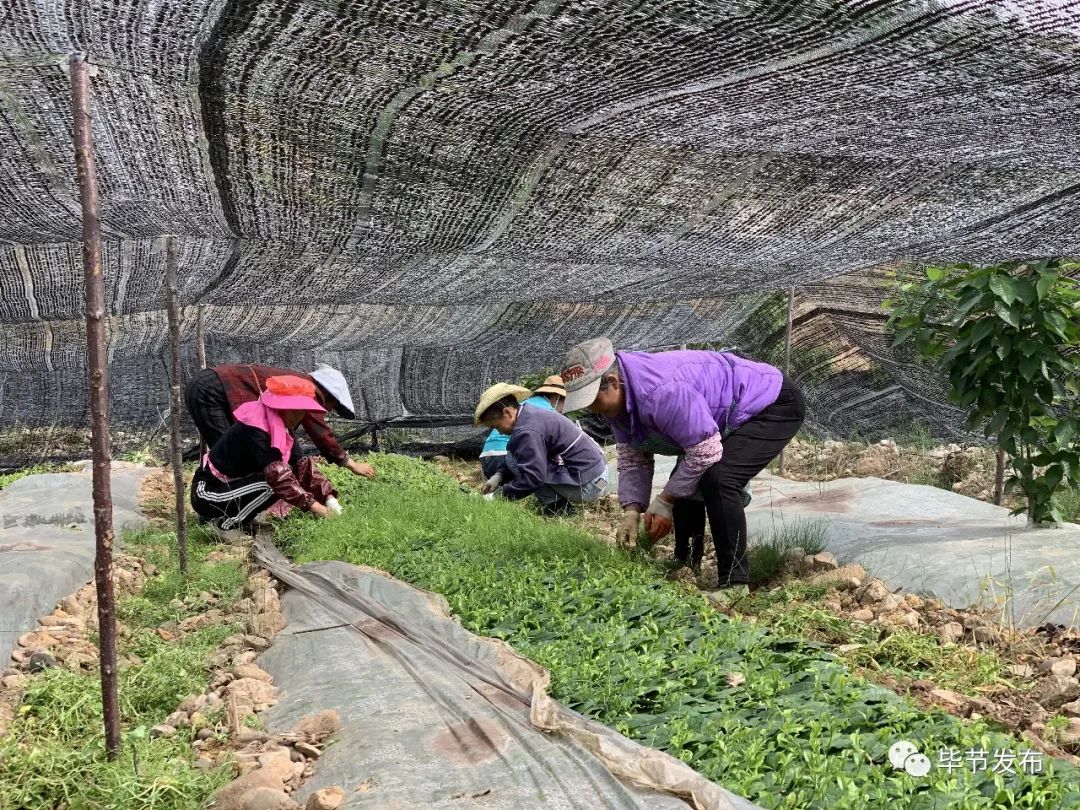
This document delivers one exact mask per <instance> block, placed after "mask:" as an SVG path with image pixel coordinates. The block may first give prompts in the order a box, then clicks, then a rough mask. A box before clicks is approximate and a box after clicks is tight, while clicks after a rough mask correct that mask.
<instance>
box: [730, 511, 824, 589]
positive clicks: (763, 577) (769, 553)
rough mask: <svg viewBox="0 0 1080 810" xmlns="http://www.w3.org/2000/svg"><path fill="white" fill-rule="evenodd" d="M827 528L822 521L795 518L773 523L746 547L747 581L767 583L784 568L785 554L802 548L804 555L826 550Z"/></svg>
mask: <svg viewBox="0 0 1080 810" xmlns="http://www.w3.org/2000/svg"><path fill="white" fill-rule="evenodd" d="M827 534H828V527H827V525H826V523H825V521H824V520H814V519H810V518H806V519H803V518H797V519H795V520H791V521H781V522H780V523H778V524H776V525H775V526H773V528H772V529H771V530H770V531H769V534H768V535H767V536H766V537H765V539H764V540H763V541H762V542H759V543H756V544H755V545H753V546H750V547H749V548H748V549H747V556H748V557H749V559H750V581H751V582H767V581H768V580H771V579H775V578H776V577H777V576H778V575H779V574H780V572H781V571H783V570H784V562H785V560H786V559H787V554H788V552H789V551H791V550H792V549H796V548H801V549H802V550H803V551H804V552H806V553H807V554H820V553H821V552H822V551H824V550H825V545H826V542H827V541H826V536H827Z"/></svg>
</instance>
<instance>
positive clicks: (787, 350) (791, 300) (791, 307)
mask: <svg viewBox="0 0 1080 810" xmlns="http://www.w3.org/2000/svg"><path fill="white" fill-rule="evenodd" d="M794 311H795V288H794V287H792V288H791V289H789V290H788V299H787V329H786V330H785V331H784V376H787V375H789V374H791V320H792V315H793V314H794ZM777 472H778V473H779V474H780V477H781V478H783V476H784V451H783V450H781V451H780V466H779V469H778V470H777Z"/></svg>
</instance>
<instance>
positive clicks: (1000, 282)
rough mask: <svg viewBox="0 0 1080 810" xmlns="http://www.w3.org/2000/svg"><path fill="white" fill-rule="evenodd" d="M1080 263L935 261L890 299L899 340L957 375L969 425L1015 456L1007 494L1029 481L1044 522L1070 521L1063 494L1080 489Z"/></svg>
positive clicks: (1026, 488)
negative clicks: (1056, 498)
mask: <svg viewBox="0 0 1080 810" xmlns="http://www.w3.org/2000/svg"><path fill="white" fill-rule="evenodd" d="M1073 267H1075V265H1069V264H1067V263H1066V262H1065V261H1064V260H1062V259H1039V260H1034V261H1026V262H1009V263H1005V264H999V265H993V266H990V267H973V266H971V265H968V264H960V265H956V266H953V267H931V268H929V269H927V271H926V281H924V282H921V283H916V282H912V283H907V284H903V285H901V288H900V290H901V295H900V297H899V299H898V300H896V301H886V302H885V307H886V310H887V311H889V312H890V317H889V321H888V323H889V327H891V328H893V329H895V330H896V336H895V338H894V340H893V346H894V347H896V346H899V345H901V344H903V343H906V342H909V341H913V342H914V347H915V351H916V352H917V353H918V355H919V356H920V357H922V358H924V359H926V360H928V361H930V362H931V363H933V364H934V365H936V367H937V368H939V369H940V370H941V371H942V372H943V373H944V374H945V375H946V377H947V378H948V381H949V400H950V401H951V402H953V403H955V404H956V405H958V406H959V407H961V408H964V409H966V410H968V412H969V414H968V426H969V427H970V428H972V429H976V428H978V427H980V426H982V427H983V429H984V431H985V434H986V436H988V437H995V441H996V443H997V445H998V447H999V448H1001V449H1003V450H1004V451H1005V452H1007V453H1008V454H1009V455H1010V456H1012V459H1013V470H1014V474H1013V476H1012V477H1010V479H1009V481H1008V482H1007V484H1006V491H1008V490H1011V489H1013V488H1015V487H1016V486H1019V487H1020V489H1021V490H1022V491H1023V493H1024V494H1025V495H1026V496H1027V503H1028V519H1029V521H1031V522H1034V523H1041V522H1045V521H1048V520H1060V519H1061V517H1060V515H1058V514H1057V512H1056V510H1055V507H1054V504H1053V495H1054V492H1055V491H1056V490H1057V489H1058V488H1059V487H1060V486H1062V485H1063V484H1071V485H1080V442H1078V438H1080V382H1078V380H1080V289H1078V287H1077V283H1076V281H1074V280H1073V279H1071V278H1068V277H1067V276H1065V275H1064V271H1065V270H1068V269H1070V268H1073ZM1016 511H1017V512H1019V511H1022V510H1019V509H1018V510H1016Z"/></svg>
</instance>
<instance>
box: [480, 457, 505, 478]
mask: <svg viewBox="0 0 1080 810" xmlns="http://www.w3.org/2000/svg"><path fill="white" fill-rule="evenodd" d="M505 458H506V456H484V458H482V459H480V469H481V470H482V471H483V473H484V478H491V476H493V475H494V474H495V473H497V472H498V471H499V467H501V466H502V463H503V460H504V459H505Z"/></svg>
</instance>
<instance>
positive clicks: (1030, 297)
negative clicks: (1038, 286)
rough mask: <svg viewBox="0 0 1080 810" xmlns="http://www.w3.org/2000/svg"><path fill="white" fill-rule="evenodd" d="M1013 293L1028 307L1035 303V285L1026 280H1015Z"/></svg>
mask: <svg viewBox="0 0 1080 810" xmlns="http://www.w3.org/2000/svg"><path fill="white" fill-rule="evenodd" d="M1013 291H1014V292H1015V293H1016V297H1017V298H1018V299H1020V300H1021V301H1022V302H1023V303H1025V304H1027V305H1028V306H1031V305H1032V304H1034V303H1035V285H1034V284H1032V283H1031V282H1030V281H1028V280H1027V279H1026V278H1017V279H1013Z"/></svg>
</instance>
